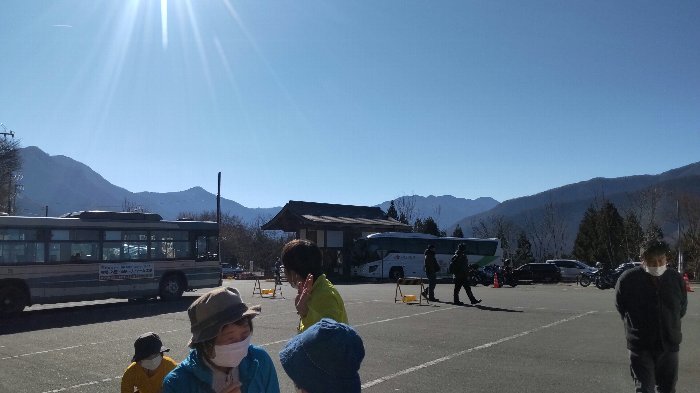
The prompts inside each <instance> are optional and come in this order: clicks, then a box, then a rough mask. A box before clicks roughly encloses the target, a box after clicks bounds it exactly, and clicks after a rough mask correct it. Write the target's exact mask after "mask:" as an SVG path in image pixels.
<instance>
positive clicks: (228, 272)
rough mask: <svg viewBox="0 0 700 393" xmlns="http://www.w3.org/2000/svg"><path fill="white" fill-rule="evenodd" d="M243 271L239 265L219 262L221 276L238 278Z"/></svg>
mask: <svg viewBox="0 0 700 393" xmlns="http://www.w3.org/2000/svg"><path fill="white" fill-rule="evenodd" d="M244 272H245V269H243V268H241V267H240V266H235V267H234V266H233V265H231V264H230V263H222V264H221V277H223V278H233V279H238V278H240V277H241V275H242V274H243V273H244Z"/></svg>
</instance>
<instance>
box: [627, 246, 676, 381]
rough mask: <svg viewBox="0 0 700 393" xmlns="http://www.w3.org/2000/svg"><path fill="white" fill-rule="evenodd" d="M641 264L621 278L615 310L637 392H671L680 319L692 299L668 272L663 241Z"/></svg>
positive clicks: (650, 249)
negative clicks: (623, 329)
mask: <svg viewBox="0 0 700 393" xmlns="http://www.w3.org/2000/svg"><path fill="white" fill-rule="evenodd" d="M640 251H641V252H640V254H641V255H640V258H641V260H642V266H639V267H635V268H633V269H630V270H628V271H626V272H624V273H623V274H622V276H620V279H619V280H618V281H617V285H616V288H615V306H616V307H617V311H618V312H619V313H620V316H621V317H622V320H623V321H624V324H625V336H626V338H627V349H628V350H629V356H630V371H631V372H632V379H633V380H634V384H635V387H636V390H635V392H642V393H653V392H655V391H656V389H658V392H659V393H673V392H675V391H676V381H677V380H678V350H679V345H680V343H681V338H682V335H681V318H683V316H684V315H685V311H686V309H687V306H688V295H687V293H686V292H685V285H684V283H683V279H682V278H681V275H680V274H679V273H678V272H676V271H675V270H673V269H667V268H666V254H667V253H668V251H669V248H668V245H667V244H666V243H665V242H663V241H660V240H652V241H649V242H647V243H645V244H644V245H643V246H642V248H641V250H640Z"/></svg>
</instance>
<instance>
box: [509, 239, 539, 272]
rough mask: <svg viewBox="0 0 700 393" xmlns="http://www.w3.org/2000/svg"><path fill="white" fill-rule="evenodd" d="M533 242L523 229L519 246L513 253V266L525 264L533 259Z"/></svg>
mask: <svg viewBox="0 0 700 393" xmlns="http://www.w3.org/2000/svg"><path fill="white" fill-rule="evenodd" d="M533 259H534V258H533V257H532V244H531V243H530V240H528V238H527V234H526V233H525V232H523V231H521V232H520V234H519V235H518V248H517V249H516V250H515V254H514V255H513V267H515V266H520V265H524V264H526V263H530V262H532V261H533Z"/></svg>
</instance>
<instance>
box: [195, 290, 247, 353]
mask: <svg viewBox="0 0 700 393" xmlns="http://www.w3.org/2000/svg"><path fill="white" fill-rule="evenodd" d="M259 313H260V306H252V307H248V306H247V305H246V304H245V303H243V301H242V300H241V295H240V293H239V292H238V290H237V289H236V288H224V287H222V288H216V289H214V290H211V291H209V292H207V293H205V294H204V295H202V296H200V297H198V298H197V300H195V301H194V302H193V303H192V305H190V307H189V308H188V309H187V315H188V316H189V317H190V331H191V332H192V338H191V339H190V342H189V344H188V345H189V346H192V345H194V344H197V343H200V342H204V341H208V340H211V339H212V338H214V337H216V336H217V335H218V334H219V331H221V328H222V327H223V326H224V325H227V324H229V323H232V322H236V321H238V320H239V319H241V318H243V317H250V318H252V317H255V316H256V315H258V314H259Z"/></svg>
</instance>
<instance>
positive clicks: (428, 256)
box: [424, 249, 440, 274]
mask: <svg viewBox="0 0 700 393" xmlns="http://www.w3.org/2000/svg"><path fill="white" fill-rule="evenodd" d="M424 254H425V266H424V268H425V272H426V273H427V274H435V273H437V272H439V271H440V265H439V264H438V261H437V259H436V258H435V251H433V250H431V249H426V250H425V253H424Z"/></svg>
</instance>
